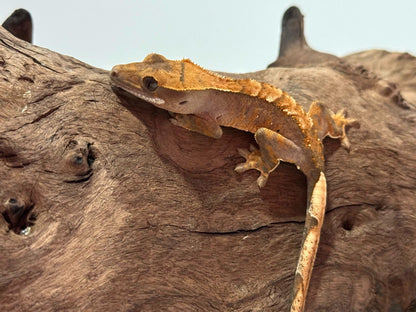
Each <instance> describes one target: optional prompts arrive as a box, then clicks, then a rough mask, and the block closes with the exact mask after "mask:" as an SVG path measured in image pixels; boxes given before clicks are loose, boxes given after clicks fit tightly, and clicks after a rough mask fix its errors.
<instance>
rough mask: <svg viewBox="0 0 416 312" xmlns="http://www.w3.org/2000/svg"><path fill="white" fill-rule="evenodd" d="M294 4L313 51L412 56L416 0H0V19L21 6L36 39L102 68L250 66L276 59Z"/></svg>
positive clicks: (258, 66) (415, 47)
mask: <svg viewBox="0 0 416 312" xmlns="http://www.w3.org/2000/svg"><path fill="white" fill-rule="evenodd" d="M291 5H296V6H298V7H299V8H300V10H301V11H302V13H303V15H304V16H305V33H306V39H307V41H308V43H309V45H310V46H311V47H312V48H314V49H316V50H320V51H323V52H327V53H331V54H335V55H338V56H343V55H347V54H350V53H353V52H357V51H362V50H367V49H372V48H379V49H386V50H389V51H406V52H409V53H411V54H413V55H415V54H416V35H415V33H416V17H415V16H416V1H414V0H396V1H390V0H389V1H383V0H378V1H376V0H371V1H366V0H348V1H341V0H321V1H312V0H299V1H296V2H292V1H286V0H255V1H254V0H250V1H248V0H207V1H197V0H194V1H192V0H170V1H169V0H165V1H162V0H140V1H133V0H130V1H128V0H111V1H109V0H101V1H96V0H94V1H88V0H83V1H81V0H70V1H59V0H20V1H19V0H1V1H0V23H2V22H3V21H4V20H5V19H6V18H7V17H8V16H9V15H10V14H11V13H12V12H13V11H14V10H15V9H17V8H25V9H26V10H28V11H29V12H30V13H31V15H32V19H33V22H34V36H33V38H34V44H36V45H39V46H42V47H46V48H48V49H51V50H54V51H57V52H60V53H63V54H67V55H71V56H73V57H75V58H78V59H80V60H82V61H84V62H86V63H89V64H91V65H93V66H96V67H100V68H104V69H110V68H111V67H112V66H113V65H115V64H119V63H128V62H134V61H141V60H142V59H143V58H144V57H145V56H146V55H147V54H149V53H151V52H157V53H160V54H163V55H165V56H166V57H168V58H171V59H182V58H184V57H186V58H190V59H191V60H193V61H195V62H196V63H198V64H200V65H201V66H203V67H205V68H208V69H212V70H218V71H228V72H248V71H255V70H259V69H264V68H265V67H266V66H267V64H269V63H271V62H272V61H274V60H275V59H276V57H277V54H278V49H279V41H280V30H281V19H282V16H283V14H284V12H285V11H286V9H287V8H289V7H290V6H291Z"/></svg>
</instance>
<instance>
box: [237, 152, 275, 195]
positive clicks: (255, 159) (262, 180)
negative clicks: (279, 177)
mask: <svg viewBox="0 0 416 312" xmlns="http://www.w3.org/2000/svg"><path fill="white" fill-rule="evenodd" d="M238 153H239V154H240V155H241V156H242V157H244V158H245V159H246V161H245V162H244V163H241V164H238V165H237V166H236V167H235V169H234V170H235V171H236V172H238V173H242V172H245V171H247V170H250V169H255V170H258V171H260V176H259V177H258V179H257V185H258V186H259V187H260V188H262V187H263V186H265V185H266V182H267V179H268V178H269V171H268V170H267V168H266V167H265V165H264V162H263V160H262V158H261V153H260V151H259V149H257V148H256V147H254V146H253V145H250V151H249V150H247V149H243V148H239V149H238Z"/></svg>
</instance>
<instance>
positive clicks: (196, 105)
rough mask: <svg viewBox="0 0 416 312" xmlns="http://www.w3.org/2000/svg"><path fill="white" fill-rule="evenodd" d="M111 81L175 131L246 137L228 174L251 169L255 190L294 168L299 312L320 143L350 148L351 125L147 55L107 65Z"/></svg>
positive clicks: (314, 242)
mask: <svg viewBox="0 0 416 312" xmlns="http://www.w3.org/2000/svg"><path fill="white" fill-rule="evenodd" d="M110 76H111V81H112V84H113V85H114V86H116V87H119V88H121V89H123V90H125V91H127V92H129V93H130V94H132V95H134V96H136V97H138V98H140V99H142V100H145V101H147V102H149V103H151V104H153V105H154V106H156V107H159V108H162V109H164V110H167V111H169V112H170V113H171V114H172V116H173V118H172V119H171V121H172V123H173V124H175V125H177V126H180V127H183V128H186V129H188V130H191V131H195V132H198V133H201V134H203V135H206V136H209V137H213V138H220V137H221V135H222V129H221V126H225V127H233V128H236V129H239V130H243V131H248V132H251V133H253V134H254V137H255V140H256V142H257V144H258V148H255V147H253V146H251V147H250V151H249V150H247V149H239V150H238V152H239V153H240V155H241V156H242V157H244V158H245V162H244V163H241V164H238V165H237V166H236V167H235V171H237V172H239V173H241V172H244V171H246V170H249V169H255V170H258V171H259V172H260V175H259V177H258V179H257V184H258V186H259V187H263V186H264V185H265V184H266V182H267V178H268V176H269V174H270V173H271V172H272V171H273V170H275V169H276V167H277V166H278V165H279V162H280V161H284V162H289V163H293V164H295V165H296V166H297V168H298V169H299V170H301V171H302V172H303V173H304V174H305V175H306V178H307V210H306V219H305V229H304V234H303V241H302V247H301V252H300V256H299V259H298V264H297V268H296V273H295V282H294V290H293V300H292V305H291V311H292V312H300V311H303V310H304V308H305V303H306V295H307V291H308V286H309V281H310V278H311V274H312V268H313V264H314V261H315V257H316V253H317V249H318V244H319V238H320V232H321V227H322V223H323V219H324V215H325V208H326V179H325V174H324V156H323V145H322V140H323V138H324V137H326V136H330V137H332V138H339V139H340V140H341V145H342V146H343V147H345V148H346V149H349V147H350V144H349V141H348V138H347V136H346V134H345V126H347V125H354V124H355V123H356V121H355V120H354V119H349V118H346V117H345V113H344V111H343V110H341V111H340V112H338V113H337V114H334V113H333V112H332V111H331V110H329V109H328V108H327V107H326V106H324V105H323V104H320V103H318V102H313V103H312V104H311V107H310V109H309V112H308V113H306V112H305V111H304V110H303V108H302V106H301V105H299V104H297V103H296V102H295V100H294V99H293V98H292V97H291V96H290V95H288V94H287V93H286V92H284V91H282V90H280V89H279V88H277V87H274V86H272V85H270V84H267V83H262V82H258V81H256V80H252V79H232V78H228V77H223V76H221V75H218V74H216V73H213V72H210V71H208V70H205V69H203V68H202V67H200V66H198V65H196V64H194V63H192V62H191V61H190V60H188V59H184V60H182V61H172V60H168V59H166V58H165V57H163V56H162V55H159V54H149V55H148V56H147V57H146V58H145V59H144V60H143V62H138V63H131V64H125V65H116V66H114V67H113V69H112V70H111V73H110Z"/></svg>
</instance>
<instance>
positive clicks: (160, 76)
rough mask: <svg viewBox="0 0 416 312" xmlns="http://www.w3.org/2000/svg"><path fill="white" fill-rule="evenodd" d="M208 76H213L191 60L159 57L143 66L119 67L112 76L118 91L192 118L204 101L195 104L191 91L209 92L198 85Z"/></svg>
mask: <svg viewBox="0 0 416 312" xmlns="http://www.w3.org/2000/svg"><path fill="white" fill-rule="evenodd" d="M207 75H209V76H211V75H213V74H211V73H210V72H208V71H206V70H204V69H202V68H201V67H199V66H198V65H196V64H194V63H192V62H191V61H189V60H182V61H171V60H168V59H166V58H165V57H163V56H162V55H159V54H149V55H148V56H146V58H145V59H144V60H143V62H137V63H130V64H124V65H116V66H114V67H113V69H112V70H111V73H110V77H111V82H112V84H113V85H115V86H116V87H119V88H121V89H123V90H125V91H127V92H129V93H131V94H132V95H134V96H136V97H138V98H140V99H142V100H145V101H146V102H149V103H151V104H153V105H154V106H157V107H160V108H162V109H166V110H168V111H171V112H174V113H179V114H193V113H196V112H197V110H198V109H199V108H200V107H199V104H198V103H200V102H201V101H195V98H196V96H195V94H194V92H191V91H193V90H205V89H208V88H203V87H201V86H202V84H201V83H198V81H197V80H199V81H200V79H204V76H207ZM211 79H212V78H211ZM208 81H209V80H208Z"/></svg>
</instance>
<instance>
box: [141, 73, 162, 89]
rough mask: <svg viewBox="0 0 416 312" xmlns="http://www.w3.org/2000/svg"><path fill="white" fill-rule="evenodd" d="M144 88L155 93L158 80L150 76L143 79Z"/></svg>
mask: <svg viewBox="0 0 416 312" xmlns="http://www.w3.org/2000/svg"><path fill="white" fill-rule="evenodd" d="M143 86H144V87H145V88H146V89H147V90H149V91H155V90H156V89H157V87H158V85H157V81H156V79H155V78H153V77H150V76H146V77H144V78H143Z"/></svg>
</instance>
